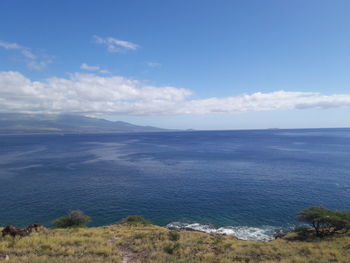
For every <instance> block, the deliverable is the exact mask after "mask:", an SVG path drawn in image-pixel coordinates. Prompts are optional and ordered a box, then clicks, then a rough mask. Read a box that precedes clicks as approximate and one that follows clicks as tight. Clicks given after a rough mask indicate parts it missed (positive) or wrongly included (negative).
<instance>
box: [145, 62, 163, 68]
mask: <svg viewBox="0 0 350 263" xmlns="http://www.w3.org/2000/svg"><path fill="white" fill-rule="evenodd" d="M146 65H147V66H149V67H150V68H157V67H160V66H161V64H160V63H158V62H147V63H146Z"/></svg>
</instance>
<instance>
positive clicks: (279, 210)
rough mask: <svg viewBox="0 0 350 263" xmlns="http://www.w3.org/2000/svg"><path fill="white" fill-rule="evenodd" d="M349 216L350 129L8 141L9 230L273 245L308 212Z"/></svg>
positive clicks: (0, 147)
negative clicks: (139, 226)
mask: <svg viewBox="0 0 350 263" xmlns="http://www.w3.org/2000/svg"><path fill="white" fill-rule="evenodd" d="M320 205H322V206H325V207H327V208H331V209H341V210H350V129H300V130H277V129H276V130H244V131H243V130H240V131H188V132H163V133H133V134H55V135H53V134H51V135H2V136H0V225H2V226H4V225H7V224H13V225H16V226H18V227H22V226H26V225H28V224H30V223H43V224H46V225H47V226H50V225H51V222H52V220H53V219H55V218H57V217H60V216H63V215H66V214H67V213H68V212H69V211H71V210H75V209H80V210H82V211H84V212H85V213H86V214H87V215H89V216H91V217H92V223H91V224H90V225H91V226H101V225H108V224H113V223H116V222H118V221H119V220H121V219H122V218H124V217H126V216H128V215H143V216H144V217H145V218H147V219H149V220H151V221H152V222H153V223H155V224H158V225H162V226H166V225H169V226H173V227H185V228H186V227H188V228H192V229H197V230H201V231H206V232H219V233H226V234H231V235H235V236H237V237H239V238H241V239H246V240H249V239H256V240H269V239H271V238H272V235H273V233H274V231H275V230H276V229H280V228H284V229H289V228H292V227H294V226H295V225H297V224H298V222H297V221H296V219H295V216H296V214H297V213H298V211H300V210H301V209H303V208H305V207H308V206H320Z"/></svg>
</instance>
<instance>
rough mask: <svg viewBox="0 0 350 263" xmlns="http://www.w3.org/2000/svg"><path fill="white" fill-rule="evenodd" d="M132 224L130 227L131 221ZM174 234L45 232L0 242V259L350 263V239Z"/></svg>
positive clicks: (135, 227)
mask: <svg viewBox="0 0 350 263" xmlns="http://www.w3.org/2000/svg"><path fill="white" fill-rule="evenodd" d="M133 222H134V221H133ZM176 233H177V234H175V233H174V231H171V230H168V229H166V228H163V227H158V226H154V225H150V224H136V223H132V224H127V223H123V224H118V225H111V226H105V227H98V228H67V229H46V230H42V231H40V232H37V233H36V232H33V233H32V234H31V235H29V236H27V237H24V238H18V237H16V238H15V239H13V238H12V237H10V236H6V237H3V238H1V239H0V258H3V259H5V257H6V255H7V256H8V260H7V261H6V262H13V263H15V262H16V263H17V262H21V263H22V262H23V263H68V262H69V263H71V262H72V263H73V262H74V263H83V262H84V263H89V262H91V263H92V262H93V263H95V262H120V263H127V262H150V263H151V262H154V263H155V262H157V263H158V262H169V263H171V262H179V263H180V262H183V263H191V262H193V263H194V262H208V263H209V262H210V263H214V262H230V263H231V262H263V263H267V262H270V263H271V262H282V263H283V262H284V263H286V262H293V263H299V262H300V263H301V262H315V263H316V262H317V263H322V262H344V263H345V262H350V235H348V234H343V235H338V234H335V235H332V236H326V237H323V238H319V237H315V236H314V235H313V237H312V238H311V236H310V238H311V239H306V240H305V241H300V239H299V238H298V236H297V233H290V234H288V235H287V236H286V237H284V238H280V239H276V240H273V241H271V242H259V241H241V240H237V239H235V238H234V237H232V236H225V235H217V234H205V233H199V232H192V231H180V232H176Z"/></svg>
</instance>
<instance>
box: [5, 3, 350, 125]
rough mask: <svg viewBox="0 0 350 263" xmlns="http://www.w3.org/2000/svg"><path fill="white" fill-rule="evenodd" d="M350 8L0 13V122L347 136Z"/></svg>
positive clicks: (75, 8)
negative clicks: (329, 130) (8, 116)
mask: <svg viewBox="0 0 350 263" xmlns="http://www.w3.org/2000/svg"><path fill="white" fill-rule="evenodd" d="M349 13H350V2H349V1H341V0H334V1H330V0H329V1H323V0H314V1H313V0H308V1H304V0H293V1H278V0H275V1H270V0H266V1H261V0H260V1H259V0H256V1H249V0H248V1H238V0H237V1H232V0H230V1H224V0H220V1H205V0H197V1H194V0H191V1H188V0H187V1H178V0H177V1H170V0H169V1H165V0H162V1H160V0H159V1H153V0H147V1H132V0H131V1H103V0H102V1H64V0H63V1H62V0H61V1H35V0H32V1H25V0H22V1H17V0H11V1H10V0H3V1H1V2H0V95H1V97H0V106H1V108H2V111H4V112H30V113H42V112H50V113H67V112H68V113H75V114H84V115H88V116H98V117H103V118H108V119H111V120H124V121H129V122H133V123H136V124H149V125H156V126H160V127H166V128H195V129H245V128H271V127H279V128H303V127H349V126H350V118H349V116H350V85H349V84H350V48H349V47H350V16H349V15H348V14H349Z"/></svg>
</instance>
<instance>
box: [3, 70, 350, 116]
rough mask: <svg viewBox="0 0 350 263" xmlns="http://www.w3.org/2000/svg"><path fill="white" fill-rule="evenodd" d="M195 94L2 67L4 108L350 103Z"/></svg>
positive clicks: (185, 109) (178, 110) (233, 108)
mask: <svg viewBox="0 0 350 263" xmlns="http://www.w3.org/2000/svg"><path fill="white" fill-rule="evenodd" d="M191 96H192V92H191V91H190V90H188V89H182V88H175V87H169V86H164V87H156V86H150V85H147V84H146V83H144V82H142V81H139V80H134V79H129V78H125V77H121V76H110V77H102V76H97V75H95V74H79V73H75V74H71V75H70V77H68V78H58V77H52V78H49V79H46V80H42V81H32V80H30V79H29V78H27V77H25V76H24V75H22V74H21V73H19V72H11V71H10V72H0V111H2V112H32V113H35V112H51V113H62V112H71V113H81V114H95V115H98V114H104V115H106V114H129V115H169V114H172V115H184V114H212V113H226V114H234V113H240V112H250V111H266V110H269V111H272V110H292V109H300V110H304V109H312V108H321V109H327V108H337V107H350V94H332V95H323V94H320V93H316V92H288V91H275V92H269V93H262V92H257V93H253V94H243V95H239V96H231V97H223V98H215V97H211V98H204V99H192V98H191Z"/></svg>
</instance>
